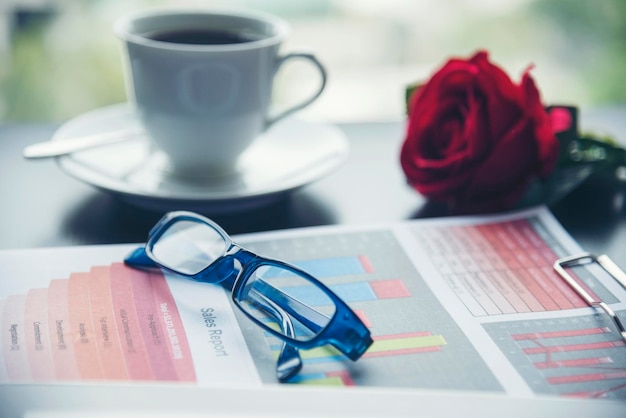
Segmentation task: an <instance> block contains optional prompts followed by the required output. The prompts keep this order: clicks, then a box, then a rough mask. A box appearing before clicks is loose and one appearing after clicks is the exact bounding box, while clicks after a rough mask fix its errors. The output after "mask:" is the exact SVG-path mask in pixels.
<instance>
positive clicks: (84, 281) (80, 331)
mask: <svg viewBox="0 0 626 418" xmlns="http://www.w3.org/2000/svg"><path fill="white" fill-rule="evenodd" d="M67 300H68V313H69V317H70V330H71V331H70V335H71V338H70V341H73V344H74V354H75V356H76V364H77V368H78V373H79V375H80V377H81V379H102V378H103V376H104V374H103V371H102V361H101V360H100V354H99V353H98V346H97V343H96V337H95V328H94V324H93V321H92V319H91V303H90V302H89V275H88V273H73V274H71V275H70V278H69V280H68V283H67Z"/></svg>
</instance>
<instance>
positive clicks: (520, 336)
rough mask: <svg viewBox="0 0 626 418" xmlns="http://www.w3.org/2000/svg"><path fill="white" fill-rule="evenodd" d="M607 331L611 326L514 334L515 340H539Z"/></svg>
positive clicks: (604, 332)
mask: <svg viewBox="0 0 626 418" xmlns="http://www.w3.org/2000/svg"><path fill="white" fill-rule="evenodd" d="M607 332H611V330H610V329H609V328H603V327H598V328H584V329H573V330H565V331H551V332H532V333H528V334H515V335H513V339H514V340H517V341H519V340H538V339H542V338H563V337H579V336H581V335H597V334H606V333H607Z"/></svg>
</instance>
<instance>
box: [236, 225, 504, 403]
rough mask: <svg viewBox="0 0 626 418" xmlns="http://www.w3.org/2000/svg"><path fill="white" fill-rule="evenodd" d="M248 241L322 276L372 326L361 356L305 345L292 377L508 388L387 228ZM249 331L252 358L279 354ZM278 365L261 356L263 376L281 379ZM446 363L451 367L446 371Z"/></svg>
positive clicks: (275, 344)
mask: <svg viewBox="0 0 626 418" xmlns="http://www.w3.org/2000/svg"><path fill="white" fill-rule="evenodd" d="M245 246H246V247H247V248H249V249H251V250H253V251H255V252H257V253H259V254H264V255H269V256H271V257H277V258H281V259H285V260H287V261H289V262H291V263H293V264H295V265H297V266H298V267H300V268H302V269H304V270H306V271H308V272H309V273H311V274H312V275H313V276H315V277H317V278H319V279H320V280H322V281H323V282H324V283H325V284H326V285H327V286H328V287H329V288H330V289H331V290H333V291H334V292H335V293H336V294H337V295H338V296H339V297H341V298H342V299H343V300H344V301H345V302H346V303H348V304H349V305H350V307H351V308H352V309H353V310H354V311H355V312H356V313H357V315H358V316H359V317H360V318H361V320H362V321H363V323H364V324H366V326H367V327H368V328H369V329H370V332H371V333H372V338H373V340H374V343H373V344H372V346H371V347H370V348H369V349H368V351H367V352H366V353H365V354H364V355H363V357H362V358H361V359H359V361H357V362H355V363H352V362H350V361H349V360H347V359H346V358H345V357H343V356H342V355H341V354H340V353H339V352H338V351H336V350H334V349H333V348H332V347H329V346H324V347H318V348H315V349H311V350H301V351H300V355H301V358H302V361H303V369H302V371H301V372H300V374H299V375H298V376H296V377H295V378H293V380H291V381H290V383H297V384H307V385H308V384H310V385H320V384H324V385H333V386H353V385H359V386H362V385H376V386H404V387H426V388H428V387H431V388H443V387H447V388H455V389H478V390H496V391H498V390H502V388H501V386H500V384H499V383H498V382H497V380H496V379H495V377H494V376H493V374H492V373H491V372H490V371H489V369H488V367H487V366H486V364H485V363H484V362H483V360H482V359H481V357H480V356H479V354H478V353H477V352H476V351H475V349H474V348H473V347H472V345H471V344H470V343H469V341H468V340H467V338H466V337H465V335H464V333H463V332H462V330H461V329H460V328H459V327H458V325H457V324H456V322H455V321H454V320H453V318H451V317H450V316H449V315H448V314H447V313H446V310H445V309H444V308H443V307H442V306H441V305H440V304H439V302H438V301H437V298H436V297H434V295H433V294H432V292H431V290H430V289H429V288H428V286H427V285H426V284H425V283H424V281H423V279H422V277H421V276H420V274H419V273H418V272H417V270H416V269H415V268H414V266H413V264H412V263H411V262H410V259H409V258H408V256H407V255H406V253H405V251H404V250H403V249H402V247H401V246H400V244H399V243H398V242H397V239H396V238H395V237H394V236H393V234H392V233H390V232H389V231H388V230H374V231H368V232H358V233H343V234H331V235H326V236H319V235H318V236H315V237H310V238H307V237H298V239H297V241H294V240H291V239H284V240H276V239H274V240H272V241H271V242H263V241H255V242H247V243H245ZM281 286H285V283H283V284H281ZM289 294H290V295H293V296H295V297H297V299H299V300H300V301H302V302H304V303H306V304H308V305H311V306H320V307H323V306H322V305H320V304H322V303H324V301H323V300H321V299H320V300H316V299H315V298H314V297H313V296H312V294H311V293H307V292H306V291H302V292H299V289H289ZM313 295H314V294H313ZM239 323H240V326H241V327H246V318H243V317H240V319H239ZM246 331H247V332H246V333H245V337H246V340H247V343H248V346H249V348H250V350H251V351H252V352H253V357H255V358H265V357H267V354H266V353H265V350H267V349H269V351H270V352H271V358H273V359H274V360H275V359H277V358H278V354H279V351H280V349H281V341H280V340H278V339H276V338H274V337H272V336H271V335H269V334H263V333H259V332H255V331H254V330H252V329H250V328H248V329H247V330H246ZM274 366H275V365H274V364H273V363H269V362H265V363H262V362H257V367H258V368H259V371H260V374H261V376H262V379H263V380H265V381H267V382H270V381H275V377H274V369H273V367H274ZM442 367H444V368H445V369H446V370H448V371H452V372H450V373H445V375H446V376H445V377H444V373H442V372H441V368H442ZM470 371H471V372H470ZM476 376H479V378H476Z"/></svg>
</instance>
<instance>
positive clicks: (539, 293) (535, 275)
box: [518, 269, 559, 311]
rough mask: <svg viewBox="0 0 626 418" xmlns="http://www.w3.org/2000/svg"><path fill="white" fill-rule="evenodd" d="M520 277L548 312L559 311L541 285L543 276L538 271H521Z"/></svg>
mask: <svg viewBox="0 0 626 418" xmlns="http://www.w3.org/2000/svg"><path fill="white" fill-rule="evenodd" d="M518 277H519V278H520V279H521V281H522V283H524V285H525V286H526V288H527V289H528V290H529V291H530V292H531V293H532V294H533V295H534V296H535V298H536V299H537V300H538V301H539V302H540V303H541V305H542V306H543V308H544V309H545V310H546V311H556V310H558V309H559V306H558V305H557V304H556V303H555V302H554V300H553V299H552V298H551V297H550V296H549V295H548V294H547V293H546V290H545V289H544V288H543V286H542V285H541V284H540V277H541V275H540V273H539V272H538V270H537V269H528V270H519V272H518Z"/></svg>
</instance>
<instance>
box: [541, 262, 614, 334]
mask: <svg viewBox="0 0 626 418" xmlns="http://www.w3.org/2000/svg"><path fill="white" fill-rule="evenodd" d="M589 260H590V261H596V262H597V263H598V264H600V266H602V267H603V268H604V269H605V270H606V271H607V272H608V273H609V274H610V275H611V276H613V278H614V279H616V280H617V281H618V282H619V283H620V284H621V285H622V286H624V287H625V288H626V274H624V272H623V271H622V270H621V269H620V268H619V267H618V266H617V265H616V264H615V263H613V261H612V260H611V259H610V258H608V257H607V256H605V255H602V256H600V257H595V256H594V255H592V254H588V253H585V254H581V255H577V256H572V257H564V258H560V259H558V260H556V261H555V262H554V265H553V268H554V270H555V271H556V272H557V273H559V275H560V276H561V278H562V279H563V280H565V281H566V282H567V284H569V285H570V287H571V288H572V289H574V290H575V291H576V293H578V295H579V296H580V297H581V298H583V299H584V301H585V302H587V304H589V305H590V306H597V307H599V308H601V309H602V310H603V311H604V312H606V314H607V315H608V316H609V317H610V318H611V320H612V321H613V323H614V324H615V326H616V327H617V330H618V331H619V333H620V335H621V337H622V339H623V340H624V341H626V328H624V324H623V323H622V321H621V319H620V318H619V316H617V314H616V313H615V311H613V309H611V308H610V307H609V305H607V304H606V303H604V302H603V301H602V300H596V299H595V298H594V297H593V296H591V295H590V294H589V293H588V292H587V291H586V290H585V289H584V288H583V287H582V286H581V285H580V284H579V283H578V282H577V281H576V280H575V279H574V278H573V277H572V276H571V275H570V274H569V273H568V272H567V270H565V268H566V267H573V266H578V265H583V264H586V261H589Z"/></svg>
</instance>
